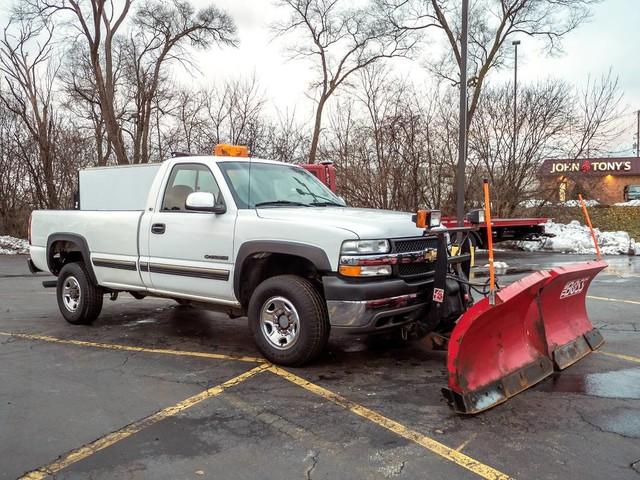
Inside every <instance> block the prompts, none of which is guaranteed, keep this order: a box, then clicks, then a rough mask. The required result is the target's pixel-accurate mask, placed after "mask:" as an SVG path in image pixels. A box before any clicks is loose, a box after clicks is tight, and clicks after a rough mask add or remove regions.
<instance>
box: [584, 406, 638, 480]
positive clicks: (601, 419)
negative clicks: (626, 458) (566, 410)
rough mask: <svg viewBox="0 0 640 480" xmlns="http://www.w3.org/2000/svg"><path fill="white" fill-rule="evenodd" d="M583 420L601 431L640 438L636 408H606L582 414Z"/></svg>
mask: <svg viewBox="0 0 640 480" xmlns="http://www.w3.org/2000/svg"><path fill="white" fill-rule="evenodd" d="M583 419H584V420H586V421H587V422H589V423H590V424H591V425H594V426H596V427H597V428H600V429H601V430H605V431H607V432H612V433H617V434H618V435H622V436H624V437H631V438H640V410H638V409H637V408H627V407H618V408H613V409H611V408H607V409H604V410H601V411H600V412H589V413H584V414H583ZM638 466H639V467H640V464H639V465H638ZM639 473H640V472H639Z"/></svg>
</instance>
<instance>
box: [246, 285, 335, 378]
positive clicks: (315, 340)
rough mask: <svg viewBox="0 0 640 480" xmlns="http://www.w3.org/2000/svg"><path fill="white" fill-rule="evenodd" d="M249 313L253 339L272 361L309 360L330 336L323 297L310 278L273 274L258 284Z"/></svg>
mask: <svg viewBox="0 0 640 480" xmlns="http://www.w3.org/2000/svg"><path fill="white" fill-rule="evenodd" d="M248 313H249V315H248V317H249V329H250V331H251V334H252V336H253V339H254V341H255V342H256V345H257V346H258V349H259V350H260V351H261V352H262V354H263V355H264V356H265V357H266V358H267V359H268V360H269V361H271V362H273V363H277V364H280V365H290V366H297V365H303V364H304V363H308V362H310V361H311V360H313V359H315V358H316V357H318V355H320V353H322V351H323V350H324V348H325V346H326V344H327V340H328V339H329V318H328V314H327V309H326V305H325V302H324V299H323V298H322V296H321V295H320V293H319V292H318V290H317V289H316V288H315V286H314V285H313V284H312V283H311V282H310V281H309V280H306V279H304V278H301V277H298V276H295V275H280V276H277V277H272V278H269V279H267V280H265V281H264V282H262V283H261V284H260V285H258V288H256V290H255V291H254V292H253V295H252V296H251V300H250V301H249V312H248Z"/></svg>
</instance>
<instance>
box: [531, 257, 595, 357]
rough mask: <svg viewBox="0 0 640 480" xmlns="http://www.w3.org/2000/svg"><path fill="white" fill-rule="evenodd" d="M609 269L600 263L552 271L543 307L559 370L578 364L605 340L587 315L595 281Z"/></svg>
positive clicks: (545, 288)
mask: <svg viewBox="0 0 640 480" xmlns="http://www.w3.org/2000/svg"><path fill="white" fill-rule="evenodd" d="M606 266H607V264H606V263H605V262H602V261H598V262H587V263H579V264H575V265H568V266H564V267H556V268H553V269H551V270H550V271H549V274H550V275H551V279H550V280H549V282H548V283H547V284H546V285H545V287H544V288H543V289H542V292H541V295H540V308H541V310H542V319H543V321H544V329H545V334H546V342H547V347H548V351H549V356H550V358H551V359H552V360H553V363H554V365H555V367H556V369H557V370H563V369H565V368H567V367H568V366H570V365H571V364H573V363H575V362H577V361H578V360H580V359H581V358H582V357H584V356H585V355H587V354H588V353H591V351H592V350H595V349H596V348H598V347H599V346H600V345H602V342H603V341H604V339H603V338H602V335H600V332H598V330H596V329H595V328H593V325H592V324H591V322H590V321H589V317H588V316H587V308H586V295H587V290H588V289H589V285H590V284H591V281H592V280H593V279H594V277H595V276H596V275H597V274H598V273H600V271H601V270H602V269H604V268H605V267H606Z"/></svg>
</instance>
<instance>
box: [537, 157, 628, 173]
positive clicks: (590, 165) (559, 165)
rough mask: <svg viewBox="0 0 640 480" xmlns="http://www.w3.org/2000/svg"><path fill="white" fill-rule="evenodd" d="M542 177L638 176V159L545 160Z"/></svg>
mask: <svg viewBox="0 0 640 480" xmlns="http://www.w3.org/2000/svg"><path fill="white" fill-rule="evenodd" d="M540 173H542V175H546V176H550V175H554V176H555V175H572V174H575V175H609V174H611V175H640V158H590V159H583V160H551V159H549V160H545V161H544V162H542V167H541V168H540Z"/></svg>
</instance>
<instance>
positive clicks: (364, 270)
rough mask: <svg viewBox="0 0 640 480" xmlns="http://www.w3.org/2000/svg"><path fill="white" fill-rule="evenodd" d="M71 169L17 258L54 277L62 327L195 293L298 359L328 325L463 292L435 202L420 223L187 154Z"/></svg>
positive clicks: (287, 358)
mask: <svg viewBox="0 0 640 480" xmlns="http://www.w3.org/2000/svg"><path fill="white" fill-rule="evenodd" d="M79 179H80V181H79V202H78V203H79V205H77V207H78V208H76V209H75V210H56V211H52V210H40V211H34V212H33V214H32V216H31V221H30V234H29V241H30V245H31V251H30V259H29V267H30V269H31V271H32V272H36V271H49V272H51V273H52V274H54V275H56V276H57V277H58V278H57V284H56V286H57V299H58V305H59V308H60V311H61V313H62V315H63V316H64V318H65V319H66V320H67V321H68V322H70V323H73V324H88V323H91V322H92V321H93V320H95V319H96V317H97V316H98V315H99V314H100V311H101V308H102V300H103V295H105V294H107V295H108V294H110V295H111V296H112V298H114V297H117V293H119V292H128V293H130V294H131V295H132V296H134V297H135V298H138V299H142V298H144V297H146V296H153V297H164V298H171V299H175V300H176V301H178V302H180V303H192V304H198V305H204V304H206V305H207V306H208V307H210V308H213V309H217V310H219V311H222V312H226V313H228V314H229V315H230V316H245V315H246V316H247V317H248V320H249V327H250V331H251V333H252V335H253V337H254V340H255V342H256V344H257V346H258V348H259V349H260V351H261V352H262V353H263V354H264V355H265V357H266V358H267V359H269V360H270V361H273V362H276V363H279V364H284V365H301V364H303V363H305V362H308V361H310V360H311V359H313V358H315V357H317V356H318V355H319V354H320V353H321V352H322V350H323V348H324V347H325V345H326V343H327V339H328V336H329V331H330V330H336V331H337V330H342V331H345V332H354V333H373V332H380V331H390V330H393V329H398V330H400V329H402V331H403V333H404V334H406V333H407V332H411V331H412V330H415V328H416V327H423V328H422V331H426V330H433V329H435V328H440V327H441V326H442V325H446V324H447V322H449V323H450V322H451V319H455V318H457V317H458V316H459V315H460V313H461V312H462V311H464V310H465V309H466V307H467V306H468V304H469V303H470V300H469V298H468V297H469V296H468V289H467V288H466V287H465V284H464V283H460V282H457V281H452V280H451V273H452V268H453V264H454V263H457V264H460V263H463V264H464V263H465V262H466V264H467V266H468V263H469V257H470V255H466V256H465V255H458V256H456V257H449V255H448V251H447V249H448V248H449V246H448V245H447V243H446V242H447V239H448V238H447V237H448V236H447V235H446V234H443V232H444V230H445V229H442V228H440V227H438V225H439V212H437V211H432V212H431V214H430V215H429V217H428V220H427V225H426V227H427V228H426V229H425V228H418V227H417V226H416V223H415V221H412V216H411V214H410V213H402V212H392V211H382V210H371V209H356V208H347V207H346V206H345V205H344V202H343V201H342V199H340V198H339V197H337V196H336V195H335V194H333V193H332V192H331V191H330V190H329V189H328V188H327V187H325V186H324V185H323V184H322V183H321V182H320V181H319V180H318V179H317V178H316V177H314V176H313V175H312V174H310V173H309V172H308V171H307V170H305V169H303V168H301V167H299V166H295V165H290V164H286V163H279V162H272V161H267V160H261V159H257V158H243V157H234V156H187V155H185V156H178V157H176V158H172V159H170V160H167V161H165V162H164V163H162V164H153V165H144V166H125V167H108V168H95V169H87V170H83V171H81V172H80V174H79ZM430 227H433V229H432V230H430ZM452 259H453V260H452ZM438 265H440V266H439V267H438ZM438 272H440V273H438ZM445 291H446V294H447V295H446V297H444V296H443V295H442V294H443V293H444V292H445ZM444 298H446V301H444V302H443V299H444ZM432 300H435V302H437V303H435V304H434V302H433V301H432ZM433 305H436V306H437V307H438V308H432V306H433ZM436 311H437V315H436V313H434V312H436Z"/></svg>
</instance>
